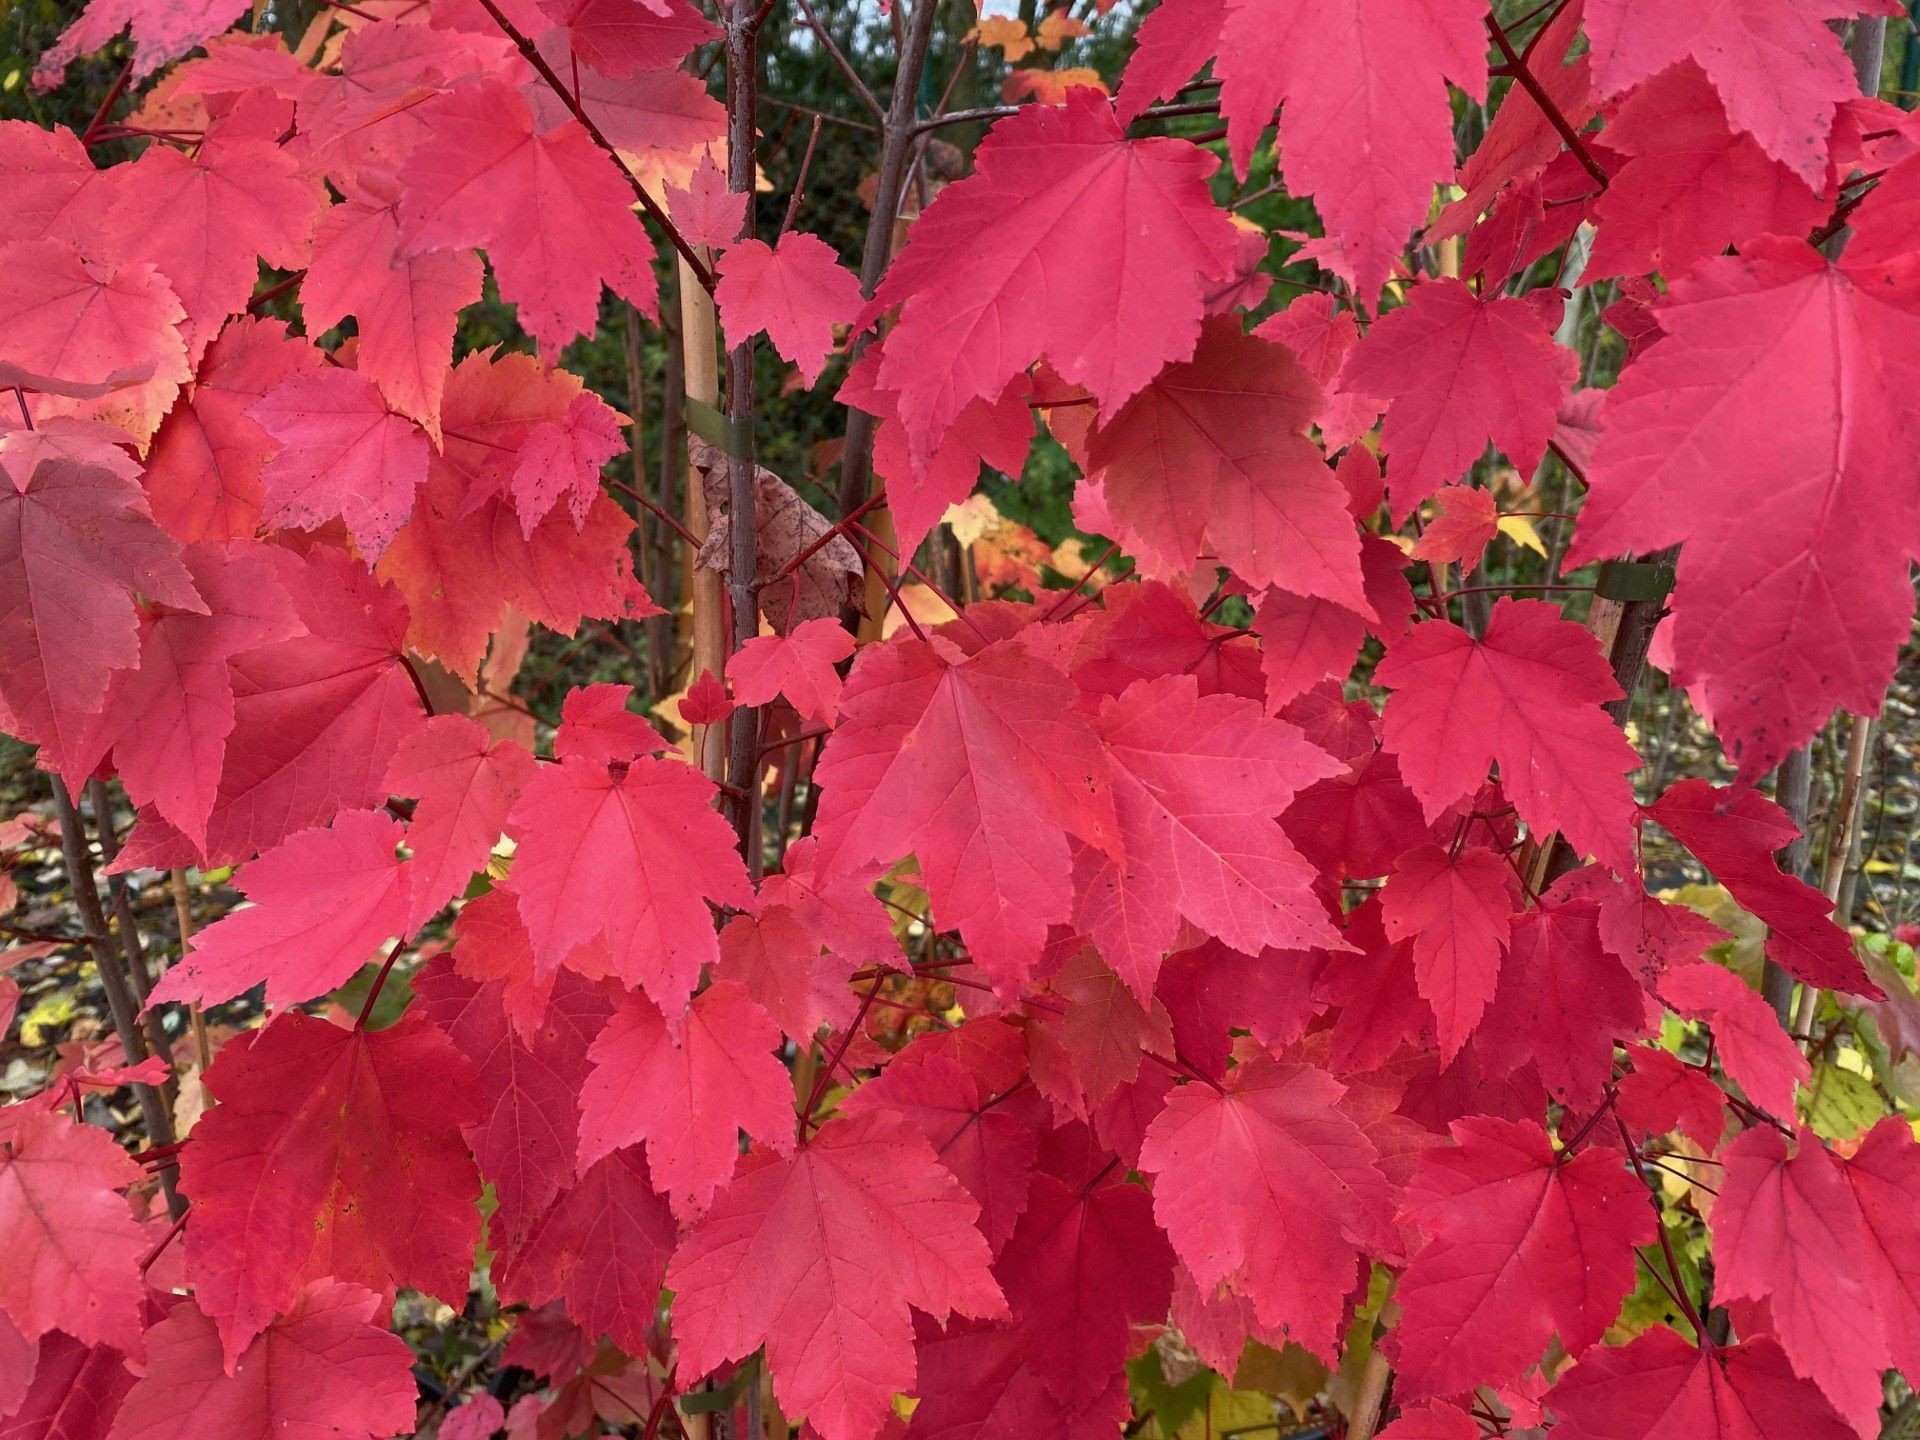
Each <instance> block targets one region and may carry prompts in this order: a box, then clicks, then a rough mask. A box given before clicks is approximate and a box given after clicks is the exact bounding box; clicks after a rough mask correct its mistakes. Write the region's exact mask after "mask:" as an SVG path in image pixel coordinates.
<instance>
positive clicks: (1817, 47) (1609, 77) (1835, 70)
mask: <svg viewBox="0 0 1920 1440" xmlns="http://www.w3.org/2000/svg"><path fill="white" fill-rule="evenodd" d="M1876 10H1878V11H1880V13H1885V11H1884V8H1883V7H1882V6H1879V5H1876V4H1875V3H1874V0H1812V3H1810V4H1797V3H1794V0H1729V3H1726V4H1717V5H1703V4H1686V5H1667V4H1663V3H1660V0H1588V4H1587V7H1586V17H1587V18H1586V26H1587V34H1588V36H1589V37H1590V38H1591V39H1592V42H1593V79H1594V83H1595V85H1596V86H1597V88H1598V89H1599V91H1600V93H1601V94H1603V95H1618V94H1619V93H1620V92H1621V91H1623V90H1625V89H1626V88H1627V87H1628V86H1630V85H1632V84H1634V83H1635V82H1636V81H1640V80H1645V79H1648V78H1649V77H1651V76H1654V75H1657V74H1658V73H1659V72H1660V71H1662V70H1665V69H1666V68H1667V67H1668V66H1670V65H1673V64H1674V63H1675V62H1677V61H1680V60H1685V59H1692V60H1694V61H1696V62H1698V64H1699V65H1700V67H1701V69H1703V70H1704V71H1705V72H1706V75H1707V79H1708V80H1710V81H1712V82H1713V86H1714V88H1715V89H1716V90H1718V91H1719V92H1720V98H1721V100H1722V101H1723V102H1724V103H1725V105H1726V109H1727V119H1728V121H1729V122H1730V123H1731V124H1732V126H1733V128H1734V129H1735V130H1738V131H1742V132H1745V133H1748V134H1751V135H1752V136H1753V138H1754V139H1755V140H1756V141H1758V142H1759V145H1760V148H1761V149H1763V150H1765V151H1766V152H1767V154H1769V155H1771V156H1773V158H1774V159H1776V160H1778V161H1780V162H1781V163H1783V164H1785V165H1787V166H1789V167H1790V168H1792V169H1794V170H1796V171H1798V172H1799V174H1800V176H1801V178H1802V179H1804V180H1805V181H1806V182H1807V183H1808V184H1809V185H1814V186H1819V185H1824V184H1825V183H1826V176H1827V132H1828V131H1829V130H1830V129H1831V128H1832V126H1833V111H1834V106H1835V104H1836V103H1838V102H1839V101H1842V100H1848V99H1851V98H1853V97H1854V96H1855V95H1857V94H1858V93H1859V88H1860V87H1859V85H1858V83H1857V82H1856V81H1855V79H1854V75H1853V67H1852V65H1851V64H1849V63H1848V60H1847V57H1846V53H1845V51H1843V50H1842V49H1841V47H1840V42H1839V40H1838V39H1837V38H1836V37H1835V35H1834V33H1833V31H1832V30H1831V29H1829V28H1828V25H1827V22H1828V21H1830V20H1839V19H1843V18H1846V17H1850V16H1854V15H1858V14H1861V13H1863V12H1867V11H1876Z"/></svg>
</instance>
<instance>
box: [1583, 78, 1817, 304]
mask: <svg viewBox="0 0 1920 1440" xmlns="http://www.w3.org/2000/svg"><path fill="white" fill-rule="evenodd" d="M1606 144H1607V148H1608V149H1609V150H1613V151H1617V152H1618V153H1620V154H1622V155H1624V156H1626V157H1628V158H1627V161H1626V163H1625V164H1624V165H1623V166H1621V167H1620V169H1619V170H1618V171H1617V172H1616V173H1615V174H1614V176H1613V179H1612V182H1611V183H1610V184H1609V185H1608V186H1607V188H1606V190H1605V191H1604V192H1603V193H1602V194H1601V196H1600V199H1599V201H1598V202H1597V203H1596V204H1595V205H1594V210H1593V219H1594V223H1595V225H1596V227H1597V230H1596V233H1595V236H1594V242H1593V253H1592V254H1591V255H1590V256H1589V257H1588V260H1587V269H1586V274H1587V275H1588V276H1589V277H1590V278H1592V279H1601V278H1603V277H1606V276H1609V275H1624V274H1629V273H1637V272H1641V271H1647V270H1658V271H1660V272H1662V273H1663V274H1666V275H1669V276H1674V275H1681V274H1684V273H1685V272H1686V271H1688V270H1690V269H1691V268H1692V267H1693V266H1694V265H1695V264H1696V263H1697V262H1699V261H1701V260H1705V259H1707V258H1708V257H1710V256H1714V255H1719V254H1721V253H1723V252H1724V251H1725V250H1726V249H1727V248H1728V247H1729V246H1738V247H1742V248H1744V247H1745V245H1746V242H1747V241H1749V240H1751V239H1753V238H1754V237H1755V236H1757V235H1804V234H1806V233H1807V231H1809V230H1812V229H1814V228H1815V227H1816V226H1818V225H1819V224H1820V222H1821V221H1822V220H1824V219H1825V218H1826V214H1827V210H1828V208H1829V202H1828V201H1827V199H1825V198H1824V197H1823V196H1822V195H1820V194H1817V193H1816V192H1815V191H1814V189H1813V188H1812V187H1811V186H1810V185H1809V184H1808V183H1807V181H1806V180H1803V179H1802V178H1801V177H1800V176H1799V175H1797V174H1795V173H1794V171H1792V170H1791V169H1789V168H1788V167H1787V166H1785V165H1782V164H1781V163H1780V162H1779V161H1777V160H1774V159H1771V158H1770V157H1769V156H1768V155H1767V154H1766V152H1765V151H1763V150H1762V149H1761V148H1760V146H1759V144H1758V143H1757V142H1756V141H1755V140H1754V138H1753V137H1752V136H1751V135H1744V134H1735V133H1734V132H1733V131H1732V130H1730V129H1729V128H1728V126H1727V120H1726V112H1725V111H1724V110H1723V109H1722V108H1721V104H1720V100H1719V97H1718V96H1717V95H1715V93H1714V91H1713V88H1712V86H1711V85H1710V84H1709V83H1708V81H1707V77H1706V75H1705V74H1703V73H1702V72H1701V70H1700V67H1699V66H1697V65H1695V64H1693V63H1691V62H1689V61H1682V62H1681V63H1680V64H1678V65H1675V66H1673V67H1672V68H1671V69H1669V70H1666V71H1663V72H1662V73H1661V74H1659V75H1656V76H1655V77H1654V78H1652V79H1651V80H1648V81H1647V82H1646V83H1645V84H1643V85H1641V86H1639V87H1638V88H1636V89H1635V90H1634V92H1633V93H1632V94H1631V95H1630V96H1628V97H1627V99H1626V101H1625V102H1624V103H1623V104H1622V105H1621V106H1620V109H1619V110H1618V111H1617V112H1616V113H1615V114H1614V116H1613V118H1612V119H1611V120H1609V121H1608V122H1607V129H1606ZM1824 179H1825V176H1824V170H1823V173H1822V176H1821V180H1820V181H1816V182H1815V183H1817V184H1820V183H1824Z"/></svg>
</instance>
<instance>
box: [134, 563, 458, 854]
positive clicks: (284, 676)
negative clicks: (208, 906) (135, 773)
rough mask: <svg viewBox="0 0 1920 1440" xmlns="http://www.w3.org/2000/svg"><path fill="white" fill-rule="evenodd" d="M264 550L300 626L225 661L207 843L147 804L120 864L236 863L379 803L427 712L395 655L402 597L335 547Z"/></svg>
mask: <svg viewBox="0 0 1920 1440" xmlns="http://www.w3.org/2000/svg"><path fill="white" fill-rule="evenodd" d="M266 553H268V554H270V555H272V556H273V557H274V563H275V564H276V566H277V567H278V569H279V578H280V583H281V585H282V586H283V587H284V588H285V589H286V591H287V593H288V594H290V595H291V596H292V597H293V602H294V609H295V612H296V613H297V615H298V616H299V619H300V623H301V625H302V627H303V628H304V630H305V632H306V633H304V634H301V635H297V636H295V637H293V638H292V639H289V640H282V641H277V642H274V643H271V644H267V645H262V646H260V647H259V648H258V649H254V650H246V651H242V652H241V653H239V654H237V655H235V656H233V657H232V659H231V660H230V661H229V662H228V671H229V674H230V675H231V676H232V679H233V695H234V727H233V732H232V734H230V735H229V736H228V737H227V753H226V763H225V765H224V767H223V768H222V769H221V771H220V785H219V789H218V790H217V791H216V792H215V795H214V803H213V812H212V814H211V815H210V816H209V817H208V821H207V842H206V845H205V846H204V847H202V849H201V850H200V851H199V852H196V851H195V848H194V846H193V843H192V842H191V841H189V840H188V839H186V837H184V836H182V835H180V834H179V833H178V832H177V831H173V830H172V829H171V827H169V826H167V825H166V823H165V822H164V821H162V820H160V819H159V817H158V816H157V815H154V814H152V812H149V811H143V812H142V818H141V825H140V828H139V830H137V831H135V833H134V835H133V837H132V838H131V839H130V841H129V844H128V852H127V853H126V854H124V855H123V856H122V862H121V863H122V864H124V865H131V864H142V865H157V866H163V867H164V866H172V865H184V864H195V863H199V862H200V861H201V860H205V861H206V862H207V863H218V864H231V863H233V862H234V861H237V860H241V859H244V858H246V857H248V856H251V855H255V854H258V853H259V852H260V851H262V850H266V849H270V848H272V847H273V846H274V845H277V844H278V843H279V842H280V841H282V840H284V839H285V838H286V837H287V836H288V835H291V834H292V833H294V832H295V831H296V830H301V829H305V828H308V827H310V826H314V825H324V824H325V823H326V822H327V821H329V820H331V819H332V818H333V817H334V816H335V815H337V814H339V813H340V811H342V810H349V809H360V808H366V807H370V806H374V805H379V804H383V803H384V802H385V800H386V798H387V792H386V790H385V789H384V788H383V786H382V781H383V780H384V778H385V775H386V769H387V763H388V761H389V760H391V758H392V756H393V752H394V750H395V748H396V747H397V746H398V745H399V743H400V741H401V740H403V739H404V738H405V737H406V736H407V735H408V734H409V733H410V732H411V730H412V729H413V728H414V727H415V726H416V725H418V724H419V723H420V722H421V721H422V720H423V719H424V718H425V716H424V711H423V707H422V703H421V700H420V696H419V694H418V692H417V691H416V690H415V688H414V684H413V681H412V679H411V677H410V676H409V674H408V672H407V669H406V665H405V662H404V661H403V660H402V658H401V651H400V641H401V636H402V634H403V633H404V632H405V629H406V609H405V607H404V606H403V605H401V604H400V603H399V601H398V597H397V596H395V595H394V594H393V592H392V591H391V590H387V589H385V588H383V587H381V586H379V585H376V584H375V583H374V582H373V579H372V577H371V576H369V575H368V574H367V572H366V569H365V568H364V567H363V566H361V565H359V564H358V563H357V562H355V561H354V560H352V559H350V558H349V557H348V556H346V555H345V554H343V553H342V552H341V551H339V550H336V549H334V548H332V547H329V546H316V547H315V548H314V549H312V550H311V551H309V552H308V553H307V555H306V556H304V557H295V556H293V555H290V554H288V553H287V552H286V551H284V550H270V551H268V552H266ZM215 857H217V859H216V858H215Z"/></svg>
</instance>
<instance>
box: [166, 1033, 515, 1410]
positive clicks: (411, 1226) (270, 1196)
mask: <svg viewBox="0 0 1920 1440" xmlns="http://www.w3.org/2000/svg"><path fill="white" fill-rule="evenodd" d="M205 1083H206V1086H207V1089H208V1090H209V1091H210V1092H211V1093H212V1094H213V1096H214V1097H215V1098H216V1099H217V1100H219V1102H220V1103H219V1105H218V1106H216V1107H214V1108H212V1109H209V1110H208V1111H207V1112H206V1113H205V1114H204V1115H202V1116H201V1117H200V1121H199V1123H198V1124H197V1125H195V1127H194V1131H193V1144H192V1145H190V1146H188V1147H187V1149H186V1151H185V1153H184V1154H183V1155H182V1158H181V1164H180V1188H181V1189H182V1190H183V1191H184V1192H185V1193H186V1194H187V1195H188V1196H189V1197H190V1198H191V1199H192V1201H193V1223H192V1224H191V1225H190V1226H188V1227H187V1236H186V1258H187V1273H188V1275H189V1276H190V1277H191V1279H192V1282H193V1285H194V1294H195V1298H196V1301H197V1303H198V1304H199V1306H200V1307H201V1309H202V1310H204V1311H206V1312H207V1313H208V1314H209V1315H211V1316H212V1317H213V1319H214V1321H215V1322H216V1323H217V1324H218V1326H219V1330H220V1340H221V1344H222V1346H223V1347H224V1350H225V1354H226V1359H227V1362H228V1364H229V1365H231V1364H233V1363H234V1362H236V1361H239V1360H240V1359H241V1357H242V1356H243V1355H244V1354H245V1353H246V1351H247V1348H248V1346H249V1345H250V1344H252V1343H254V1340H255V1337H256V1336H258V1335H259V1334H260V1333H261V1332H262V1331H264V1330H266V1329H267V1328H268V1326H270V1325H271V1324H272V1323H273V1317H274V1316H275V1315H276V1314H279V1313H283V1312H285V1311H287V1310H288V1309H289V1308H290V1307H291V1306H292V1305H293V1303H294V1301H295V1299H296V1297H297V1296H298V1295H299V1293H300V1290H301V1287H302V1286H303V1285H305V1284H307V1283H308V1282H309V1281H312V1280H318V1279H322V1278H326V1277H332V1278H333V1279H336V1280H340V1281H342V1282H346V1283H350V1284H355V1285H362V1284H364V1285H367V1286H370V1287H373V1288H376V1289H380V1290H388V1289H390V1288H391V1287H393V1286H395V1285H409V1286H412V1287H413V1288H415V1289H418V1290H424V1291H426V1292H427V1293H428V1294H430V1295H435V1296H438V1297H439V1298H440V1299H442V1300H454V1301H457V1300H459V1299H460V1298H461V1297H463V1296H464V1295H465V1294H466V1290H467V1274H468V1270H469V1268H470V1265H471V1262H472V1259H473V1247H474V1244H475V1242H476V1241H477V1240H478V1239H479V1215H478V1212H477V1211H476V1209H475V1208H474V1206H475V1202H476V1201H477V1200H478V1199H479V1197H480V1177H479V1176H478V1175H476V1174H475V1173H474V1169H473V1161H472V1159H471V1158H470V1157H469V1156H468V1154H467V1148H466V1146H465V1144H463V1143H462V1141H461V1139H460V1127H461V1126H462V1125H467V1124H471V1123H473V1121H474V1120H475V1119H477V1118H478V1104H477V1102H476V1099H475V1095H474V1075H473V1068H472V1066H471V1065H469V1064H468V1063H467V1060H466V1058H465V1057H464V1056H462V1055H461V1054H460V1053H459V1051H457V1050H455V1049H454V1048H453V1045H452V1044H451V1043H450V1042H449V1041H448V1040H447V1038H446V1037H445V1036H444V1035H442V1034H441V1033H440V1032H439V1031H438V1030H436V1029H435V1028H434V1027H433V1026H432V1025H431V1024H430V1023H429V1022H428V1020H427V1018H426V1016H425V1015H424V1014H420V1013H417V1012H412V1011H410V1012H408V1013H407V1014H406V1015H403V1016H402V1017H401V1019H400V1021H399V1023H398V1024H396V1025H393V1026H392V1027H390V1028H388V1029H386V1030H377V1031H366V1030H358V1029H355V1030H343V1029H341V1028H339V1027H338V1026H334V1025H330V1024H328V1023H327V1022H326V1021H324V1020H316V1019H313V1018H312V1017H310V1016H307V1015H302V1014H300V1013H299V1012H297V1011H295V1012H290V1013H288V1014H284V1015H281V1016H280V1017H279V1018H277V1019H275V1020H273V1021H271V1022H270V1023H269V1024H268V1025H267V1026H266V1027H265V1028H264V1029H260V1030H249V1031H246V1032H244V1033H242V1034H240V1035H238V1036H236V1037H235V1038H233V1039H232V1040H229V1041H228V1042H227V1043H226V1044H225V1045H224V1046H223V1047H222V1048H221V1050H220V1054H219V1057H218V1059H216V1060H215V1062H214V1064H213V1067H212V1068H211V1069H209V1070H208V1071H207V1074H206V1080H205ZM409 1403H411V1402H409Z"/></svg>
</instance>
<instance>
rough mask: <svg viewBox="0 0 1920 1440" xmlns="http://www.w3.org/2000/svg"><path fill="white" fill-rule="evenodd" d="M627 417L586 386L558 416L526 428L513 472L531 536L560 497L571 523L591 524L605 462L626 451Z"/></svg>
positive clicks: (517, 503)
mask: <svg viewBox="0 0 1920 1440" xmlns="http://www.w3.org/2000/svg"><path fill="white" fill-rule="evenodd" d="M625 419H626V416H624V415H622V414H621V413H620V412H619V411H617V410H615V409H614V408H613V407H612V406H610V405H608V404H607V403H606V401H604V400H602V399H601V398H600V397H599V396H598V395H595V394H594V393H593V392H592V391H591V390H583V391H581V392H580V393H579V394H578V395H576V396H574V397H573V399H572V401H571V402H570V403H569V404H568V405H567V413H566V414H565V415H564V416H562V417H561V418H560V419H559V420H558V421H552V420H542V421H539V422H538V423H536V424H535V425H533V426H532V427H531V428H530V429H529V430H528V431H527V438H526V439H525V440H524V441H522V442H521V445H520V463H519V464H518V465H516V466H515V467H514V472H513V506H514V509H516V510H517V511H519V512H520V533H521V534H522V535H524V536H526V537H528V538H529V539H531V538H532V536H533V532H534V528H535V527H536V526H537V525H539V523H540V522H541V520H543V519H544V518H546V515H547V513H548V512H549V511H551V510H552V509H553V507H554V506H555V505H556V504H557V503H558V502H559V500H560V498H561V497H562V496H565V497H566V501H567V509H568V510H569V511H570V512H571V513H572V515H573V528H574V529H576V530H578V529H580V528H581V527H582V526H584V525H585V524H586V523H587V516H588V514H589V513H590V512H591V510H592V507H593V502H594V501H595V500H596V499H597V498H599V495H600V469H601V467H602V466H603V465H605V464H606V463H607V462H608V461H609V460H611V459H613V458H614V457H615V456H618V455H624V454H625V453H626V450H627V441H626V437H625V436H624V435H622V434H621V433H620V426H621V424H622V422H624V421H625Z"/></svg>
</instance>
